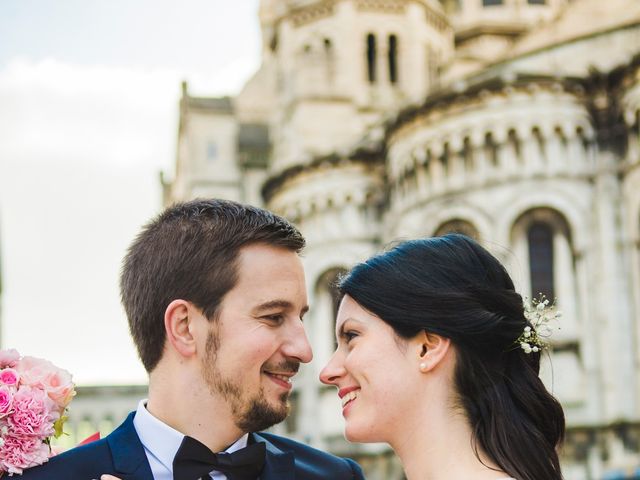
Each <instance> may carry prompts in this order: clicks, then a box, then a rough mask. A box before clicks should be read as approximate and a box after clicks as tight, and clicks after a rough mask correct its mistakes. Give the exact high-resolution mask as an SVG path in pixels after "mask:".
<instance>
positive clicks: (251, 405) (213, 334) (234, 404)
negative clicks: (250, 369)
mask: <svg viewBox="0 0 640 480" xmlns="http://www.w3.org/2000/svg"><path fill="white" fill-rule="evenodd" d="M219 347H220V338H219V336H218V331H217V328H216V327H215V326H214V327H213V329H212V330H211V331H210V332H209V334H208V336H207V343H206V347H205V358H204V365H203V366H202V374H203V377H204V381H205V383H206V384H207V386H208V387H209V391H210V392H211V393H212V394H219V395H221V396H222V397H223V398H224V399H225V400H226V401H227V402H228V403H229V405H230V407H231V413H232V415H233V421H234V423H235V424H236V426H237V427H238V428H239V429H240V430H241V431H243V432H257V431H260V430H264V429H266V428H269V427H271V426H273V425H275V424H277V423H280V422H282V421H283V420H284V419H285V418H287V416H288V415H289V412H290V411H291V404H290V403H289V393H288V392H284V393H282V394H281V395H280V401H279V402H278V404H277V405H271V404H270V403H269V402H268V401H267V400H266V399H265V396H264V390H263V388H262V387H260V391H259V392H258V393H257V394H256V395H254V396H248V395H247V394H243V389H242V380H241V379H233V378H229V377H226V376H225V375H224V374H223V372H221V371H220V370H219V369H218V367H217V365H216V357H217V352H218V349H219ZM279 368H281V369H282V370H285V371H292V370H293V371H297V370H298V364H297V363H294V362H286V363H285V364H284V365H280V366H279Z"/></svg>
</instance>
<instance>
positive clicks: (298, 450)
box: [255, 432, 364, 479]
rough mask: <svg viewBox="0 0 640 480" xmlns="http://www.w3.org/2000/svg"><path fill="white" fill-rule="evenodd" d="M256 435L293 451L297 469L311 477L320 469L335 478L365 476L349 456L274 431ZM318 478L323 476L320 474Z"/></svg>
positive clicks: (281, 447)
mask: <svg viewBox="0 0 640 480" xmlns="http://www.w3.org/2000/svg"><path fill="white" fill-rule="evenodd" d="M255 435H257V436H258V437H262V438H264V439H265V440H266V441H268V442H269V443H271V444H272V445H274V446H275V447H276V448H278V449H279V450H282V451H288V452H291V453H293V455H294V459H295V465H296V470H301V471H302V472H304V473H306V474H307V475H309V478H315V477H312V475H311V474H312V472H313V473H319V472H320V471H321V472H322V475H326V474H327V473H331V474H332V477H333V478H335V479H338V478H350V479H351V478H354V479H363V478H364V476H363V474H362V470H361V468H360V466H359V465H358V464H357V463H356V462H354V461H353V460H351V459H349V458H342V457H338V456H336V455H333V454H331V453H328V452H324V451H322V450H318V449H317V448H313V447H310V446H309V445H305V444H304V443H301V442H298V441H296V440H293V439H291V438H286V437H281V436H280V435H275V434H273V433H265V432H260V433H257V434H255ZM305 478H307V477H305ZM318 478H323V477H321V476H320V477H318ZM324 478H326V477H324Z"/></svg>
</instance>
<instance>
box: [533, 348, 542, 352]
mask: <svg viewBox="0 0 640 480" xmlns="http://www.w3.org/2000/svg"><path fill="white" fill-rule="evenodd" d="M531 350H533V351H534V352H538V351H539V350H540V349H539V348H538V347H533V348H532V349H531Z"/></svg>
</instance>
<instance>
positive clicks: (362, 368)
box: [320, 234, 564, 480]
mask: <svg viewBox="0 0 640 480" xmlns="http://www.w3.org/2000/svg"><path fill="white" fill-rule="evenodd" d="M339 287H340V290H341V292H342V293H343V294H344V297H343V300H342V302H341V304H340V309H339V311H338V318H337V325H336V335H337V337H338V348H337V350H336V352H335V354H334V355H333V357H332V358H331V360H330V362H329V363H328V365H327V366H326V367H325V368H324V369H323V370H322V372H321V374H320V380H321V381H322V382H323V383H326V384H328V385H335V386H336V387H338V389H339V391H338V395H339V396H340V397H341V399H342V403H343V412H342V413H343V415H344V418H345V435H346V437H347V439H349V440H350V441H353V442H387V443H389V444H390V445H391V447H392V448H393V449H394V450H395V452H396V453H397V454H398V456H399V457H400V459H401V461H402V463H403V466H404V468H405V471H406V474H407V478H408V479H409V480H423V479H428V480H444V479H447V480H468V479H471V478H473V479H474V480H498V479H507V478H515V479H517V480H556V479H561V478H562V474H561V472H560V465H559V461H558V455H557V452H556V448H557V447H558V445H559V444H560V443H561V441H562V439H563V435H564V414H563V411H562V408H561V406H560V404H559V403H558V402H557V400H555V399H554V398H553V396H552V395H551V394H550V393H549V392H548V391H547V390H546V388H545V386H544V385H543V383H542V381H541V380H540V378H539V377H538V372H539V367H540V354H541V353H540V349H541V347H542V343H541V342H538V343H539V345H538V344H536V341H537V340H536V341H532V342H530V343H525V342H524V340H525V337H527V339H528V338H535V339H537V338H538V337H537V336H536V332H535V329H534V327H535V326H534V325H532V324H531V323H529V322H528V321H527V319H526V318H525V316H524V309H523V303H522V298H521V297H520V295H518V293H516V292H515V290H514V286H513V282H512V281H511V278H510V277H509V275H508V274H507V272H506V270H505V269H504V267H503V266H502V265H501V264H500V263H499V262H498V261H497V260H496V259H495V258H494V257H493V256H491V255H490V254H489V253H488V252H487V251H486V250H485V249H484V248H482V247H481V246H480V245H478V244H477V243H476V242H475V241H473V240H471V239H470V238H468V237H465V236H463V235H457V234H451V235H446V236H443V237H437V238H430V239H424V240H414V241H407V242H404V243H401V244H399V245H397V246H396V247H395V248H393V249H392V250H390V251H388V252H385V253H382V254H380V255H377V256H375V257H373V258H371V259H369V260H367V261H365V262H364V263H361V264H359V265H357V266H356V267H355V268H353V270H351V272H350V273H349V274H348V275H347V276H346V277H345V278H344V279H342V281H341V282H340V285H339ZM525 329H526V330H525ZM521 344H522V348H521ZM527 352H529V353H527Z"/></svg>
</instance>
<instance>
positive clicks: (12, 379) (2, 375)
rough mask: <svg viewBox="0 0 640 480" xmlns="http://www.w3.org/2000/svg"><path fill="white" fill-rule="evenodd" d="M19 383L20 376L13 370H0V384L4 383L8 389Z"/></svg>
mask: <svg viewBox="0 0 640 480" xmlns="http://www.w3.org/2000/svg"><path fill="white" fill-rule="evenodd" d="M19 381H20V374H19V373H18V372H17V371H16V370H15V369H13V368H5V369H4V370H0V383H4V384H5V385H8V386H10V387H13V386H17V385H18V382H19Z"/></svg>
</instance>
